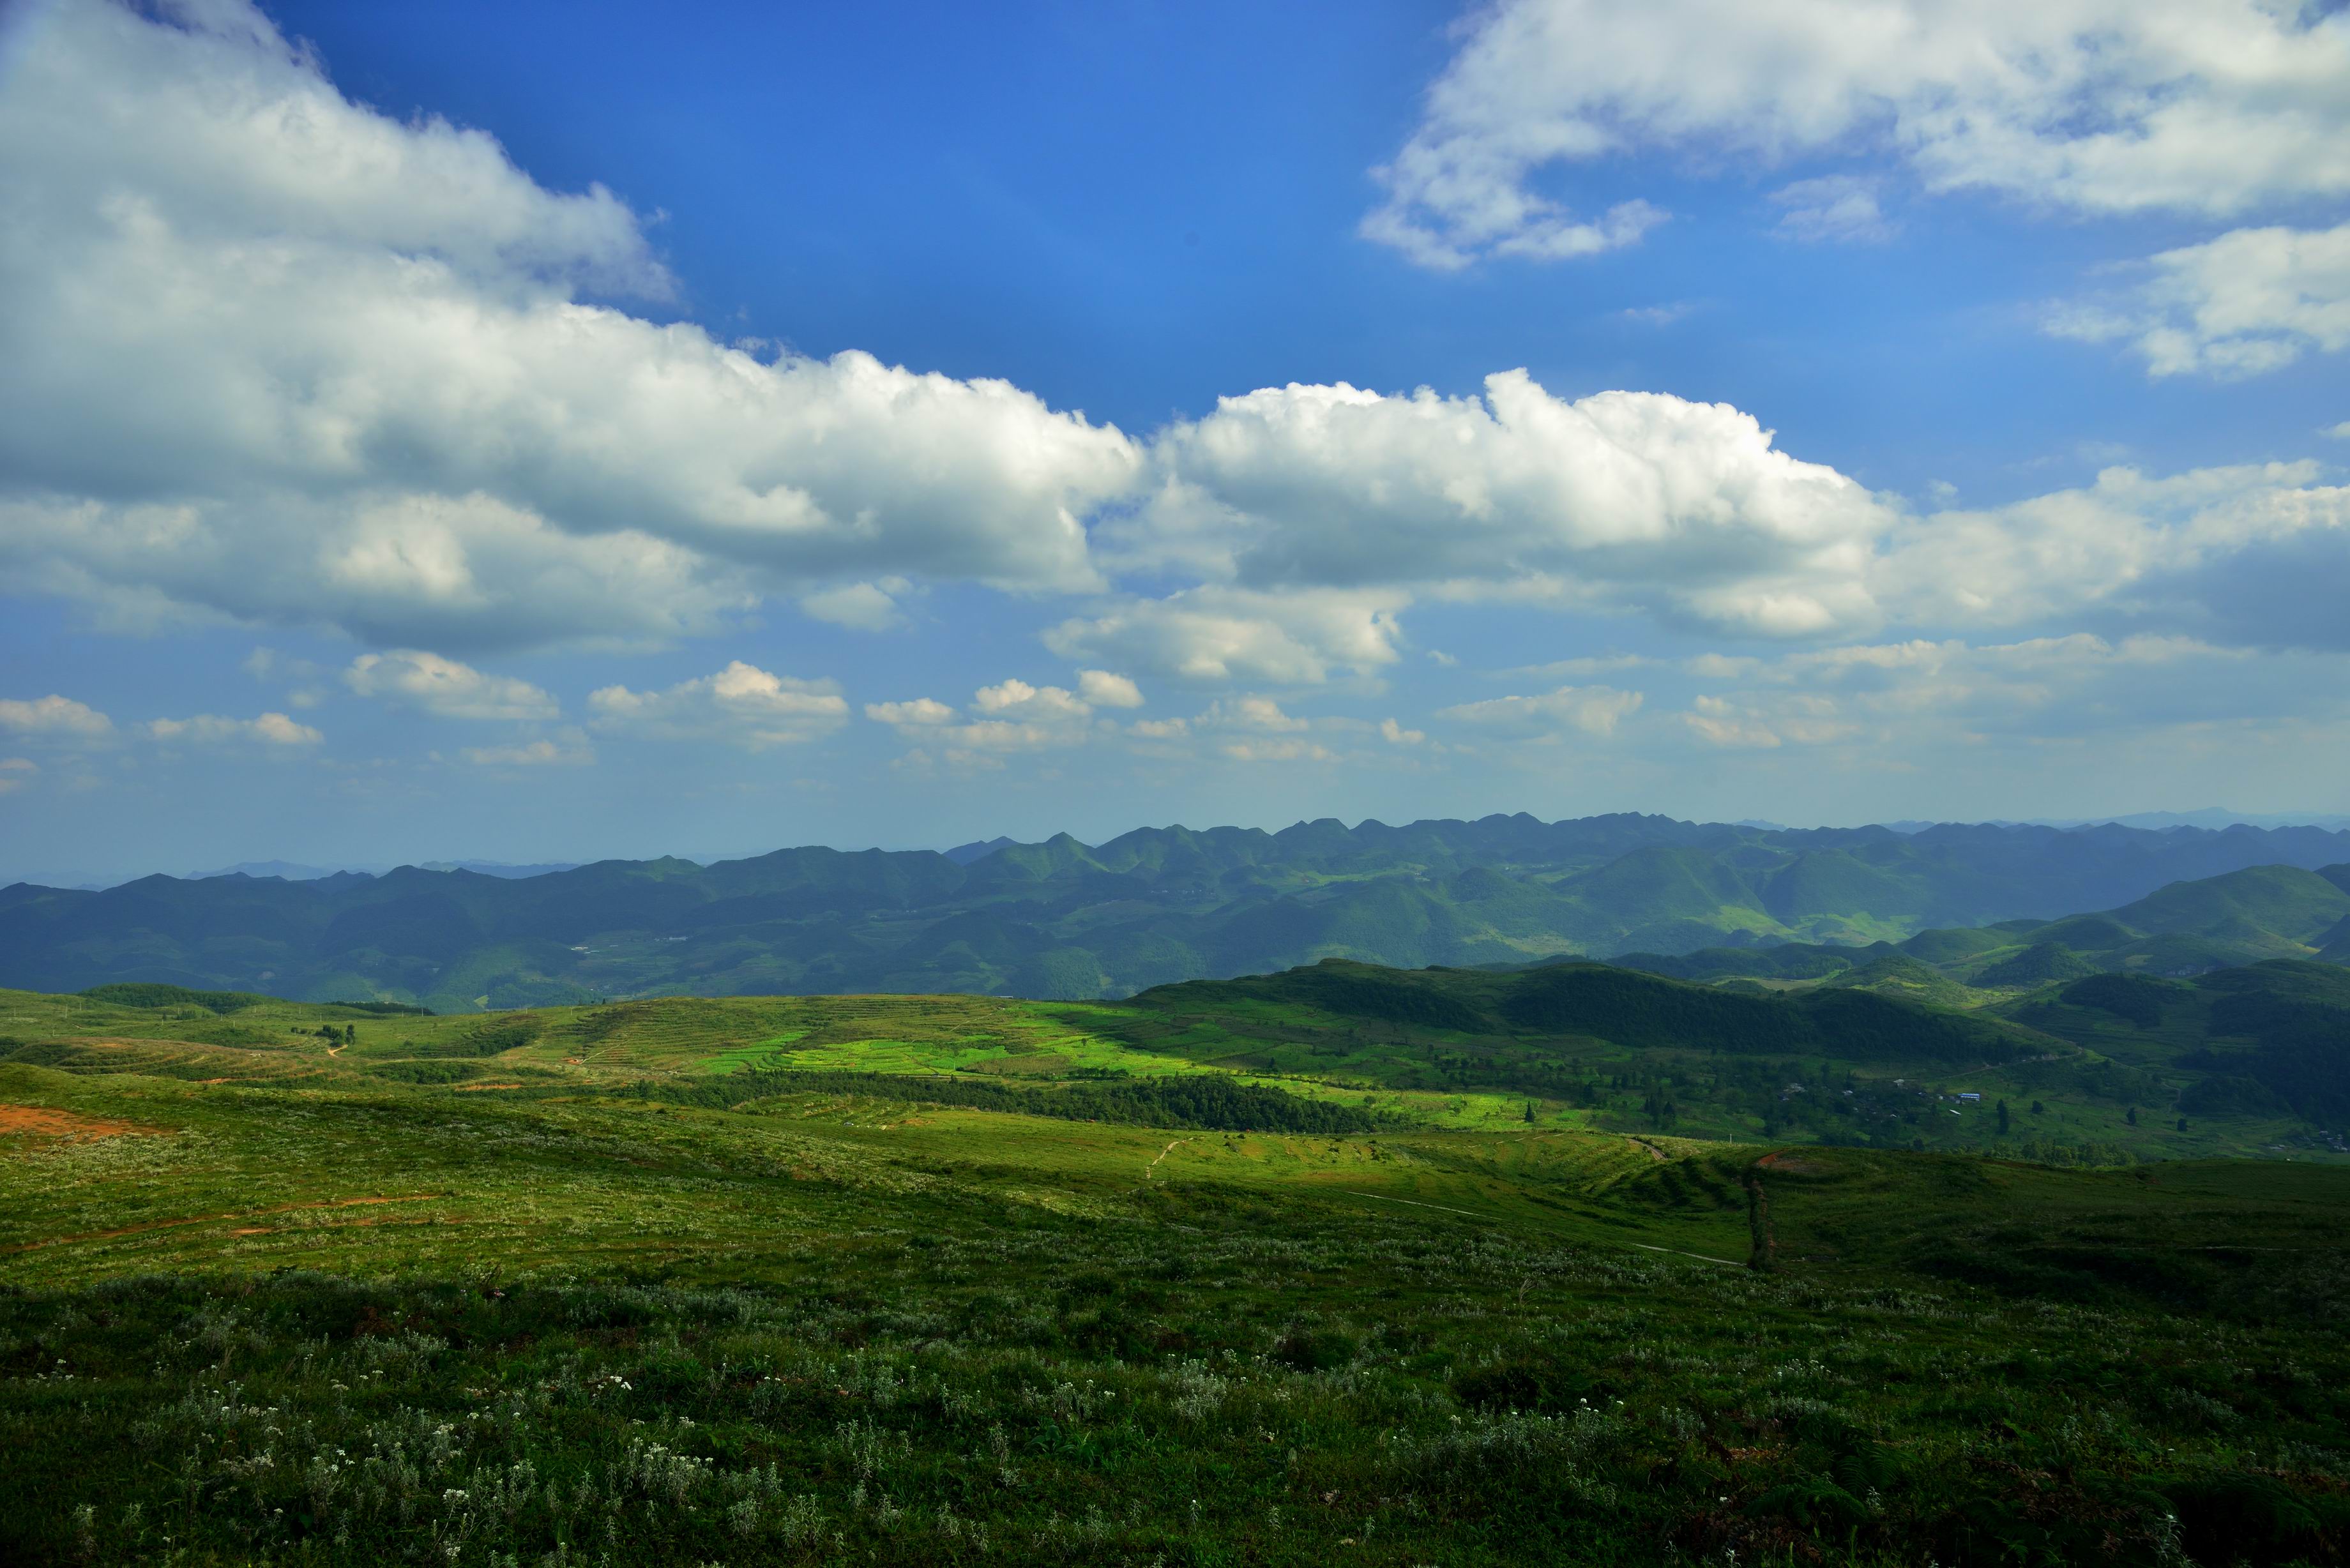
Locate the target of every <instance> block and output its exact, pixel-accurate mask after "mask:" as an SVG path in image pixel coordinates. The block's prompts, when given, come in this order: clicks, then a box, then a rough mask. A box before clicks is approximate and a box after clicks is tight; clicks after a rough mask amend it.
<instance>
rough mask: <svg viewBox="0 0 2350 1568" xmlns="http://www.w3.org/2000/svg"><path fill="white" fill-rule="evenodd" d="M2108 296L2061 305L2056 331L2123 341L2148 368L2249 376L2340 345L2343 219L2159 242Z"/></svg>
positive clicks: (2349, 336) (2347, 311) (2343, 337)
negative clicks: (2113, 296) (2135, 280)
mask: <svg viewBox="0 0 2350 1568" xmlns="http://www.w3.org/2000/svg"><path fill="white" fill-rule="evenodd" d="M2147 271H2148V272H2149V273H2150V276H2149V277H2148V278H2147V281H2146V282H2145V283H2144V284H2142V285H2141V286H2139V287H2138V288H2137V290H2136V291H2135V292H2134V293H2133V294H2131V295H2130V296H2127V297H2126V298H2125V299H2123V300H2121V301H2119V302H2117V303H2107V304H2096V303H2090V304H2082V305H2074V306H2064V307H2062V308H2060V309H2058V310H2057V311H2055V312H2054V313H2053V314H2052V315H2051V316H2050V317H2049V320H2048V329H2049V330H2050V331H2051V332H2053V333H2054V334H2056V335H2057V336H2059V337H2077V338H2082V339H2085V340H2087V341H2090V342H2103V341H2110V340H2113V339H2116V338H2119V339H2124V340H2126V341H2127V342H2128V343H2129V344H2130V346H2131V348H2134V349H2135V350H2136V351H2137V354H2138V355H2139V356H2140V357H2141V358H2144V359H2145V360H2146V366H2147V374H2148V375H2152V376H2158V377H2160V376H2179V375H2189V374H2200V375H2207V376H2212V377H2216V378H2218V379H2222V380H2232V379H2241V378H2243V377H2246V376H2256V375H2259V374H2260V373H2262V371H2265V370H2274V369H2279V368H2281V367H2282V366H2285V365H2289V364H2291V363H2292V362H2293V360H2295V359H2298V358H2301V356H2302V355H2303V354H2304V353H2307V352H2310V351H2311V350H2317V351H2321V352H2325V353H2340V352H2341V351H2342V350H2344V349H2345V348H2350V223H2344V224H2342V225H2340V226H2339V227H2336V228H2332V229H2322V230H2314V231H2313V230H2305V229H2286V228H2266V229H2238V230H2236V231H2234V232H2233V233H2231V234H2222V235H2220V237H2219V238H2218V239H2215V240H2211V241H2209V242H2207V243H2205V244H2199V245H2187V246H2183V247H2181V248H2179V249H2178V250H2170V251H2165V252H2163V253H2162V254H2159V255H2158V256H2156V257H2154V258H2153V259H2152V260H2151V261H2150V262H2148V263H2147Z"/></svg>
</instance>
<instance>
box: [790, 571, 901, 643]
mask: <svg viewBox="0 0 2350 1568" xmlns="http://www.w3.org/2000/svg"><path fill="white" fill-rule="evenodd" d="M912 586H913V585H912V584H910V582H908V581H907V580H906V579H905V578H903V577H891V578H889V579H888V580H887V581H886V582H881V583H843V584H841V585H839V586H838V587H829V588H821V589H818V590H817V591H816V592H815V593H812V594H804V595H802V596H801V597H800V608H801V609H802V610H803V611H805V612H806V613H807V614H808V615H810V616H812V617H814V618H816V619H817V620H821V621H829V622H830V623H832V624H833V625H834V626H845V627H847V628H848V629H849V630H851V631H888V630H889V628H892V627H895V626H901V625H903V624H904V623H905V617H904V616H903V615H901V614H900V613H899V609H898V601H897V599H896V598H895V597H892V596H893V594H902V593H905V592H906V591H907V590H908V589H909V588H910V587H912Z"/></svg>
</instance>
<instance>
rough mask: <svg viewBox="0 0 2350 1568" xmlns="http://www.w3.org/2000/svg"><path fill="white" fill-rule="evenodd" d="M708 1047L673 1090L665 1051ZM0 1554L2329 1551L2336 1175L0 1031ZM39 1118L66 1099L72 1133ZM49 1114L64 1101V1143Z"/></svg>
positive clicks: (1422, 1559)
mask: <svg viewBox="0 0 2350 1568" xmlns="http://www.w3.org/2000/svg"><path fill="white" fill-rule="evenodd" d="M689 1082H690V1081H689ZM0 1102H5V1103H7V1104H10V1105H13V1106H18V1107H24V1109H23V1110H22V1111H21V1112H20V1119H26V1118H31V1117H33V1116H36V1115H37V1116H46V1117H47V1118H49V1119H48V1120H47V1123H46V1124H45V1125H46V1126H47V1127H48V1128H49V1129H50V1130H47V1131H37V1132H31V1131H28V1132H24V1133H19V1134H15V1135H9V1136H7V1137H6V1138H5V1147H4V1148H0V1248H5V1249H6V1251H0V1282H5V1289H0V1445H5V1450H6V1451H7V1453H8V1454H9V1456H10V1460H11V1462H10V1464H9V1465H8V1466H7V1467H5V1469H0V1556H10V1557H13V1558H15V1559H18V1560H25V1561H35V1562H39V1561H56V1562H95V1563H132V1562H138V1563H144V1562H155V1561H170V1562H180V1563H243V1562H258V1561H271V1562H292V1563H379V1562H420V1563H421V1562H427V1561H430V1562H433V1563H483V1564H489V1563H549V1562H552V1563H571V1562H591V1563H765V1562H779V1563H799V1562H808V1563H815V1562H825V1561H831V1560H834V1559H836V1558H842V1557H848V1558H855V1559H858V1560H864V1561H874V1562H906V1563H937V1562H978V1561H984V1560H1000V1561H1013V1562H1019V1561H1033V1560H1036V1559H1039V1558H1045V1557H1051V1558H1054V1559H1058V1560H1065V1561H1070V1562H1076V1563H1096V1562H1098V1563H1123V1562H1144V1563H1148V1562H1152V1561H1165V1562H1168V1563H1285V1562H1307V1561H1313V1562H1326V1561H1330V1560H1333V1559H1336V1560H1341V1561H1361V1562H1367V1563H1502V1562H1585V1563H1695V1562H1712V1563H1726V1562H1730V1561H1733V1560H1734V1561H1741V1562H1756V1561H1791V1562H1806V1563H1807V1562H1827V1563H1920V1562H1924V1561H1927V1560H1929V1558H1930V1559H1932V1560H1935V1561H1939V1562H1940V1563H1946V1564H1957V1563H2012V1562H2044V1563H2058V1562H2062V1563H2098V1562H2103V1563H2154V1562H2162V1561H2172V1562H2179V1561H2186V1560H2189V1559H2191V1560H2193V1561H2196V1562H2200V1563H2211V1564H2218V1563H2228V1562H2231V1561H2234V1560H2236V1559H2238V1558H2241V1559H2242V1560H2244V1561H2249V1562H2254V1563H2268V1562H2273V1563H2289V1562H2295V1561H2306V1562H2311V1563H2323V1562H2335V1561H2340V1560H2341V1549H2342V1545H2343V1542H2344V1539H2345V1537H2344V1532H2345V1527H2350V1502H2345V1498H2350V1394H2345V1389H2350V1381H2345V1378H2346V1377H2350V1365H2345V1361H2350V1358H2345V1353H2344V1346H2343V1343H2342V1340H2341V1337H2340V1335H2339V1334H2338V1332H2337V1331H2336V1330H2335V1328H2334V1326H2333V1325H2334V1324H2336V1323H2338V1322H2339V1321H2340V1317H2339V1314H2341V1312H2342V1311H2343V1310H2344V1308H2345V1305H2350V1277H2345V1272H2344V1267H2343V1259H2342V1253H2341V1238H2342V1236H2343V1234H2344V1230H2343V1225H2342V1220H2343V1218H2344V1216H2345V1207H2346V1206H2350V1180H2345V1175H2344V1173H2342V1172H2339V1171H2335V1170H2328V1169H2323V1168H2308V1167H2300V1166H2292V1167H2288V1166H2283V1165H2275V1166H2267V1167H2248V1166H2241V1165H2225V1164H2222V1165H2214V1166H2208V1167H2185V1166H2181V1167H2173V1168H2165V1169H2163V1170H2161V1171H2160V1172H2158V1173H2155V1174H2154V1175H2153V1176H2152V1177H2151V1178H2150V1179H2147V1178H2146V1177H2144V1175H2143V1173H2084V1172H2066V1171H2055V1170H2047V1169H2039V1168H2030V1167H2022V1166H1999V1165H1991V1164H1986V1163H1984V1162H1980V1161H1972V1160H1964V1159H1957V1158H1934V1157H1913V1156H1903V1155H1898V1154H1874V1153H1864V1152H1862V1151H1851V1150H1814V1149H1804V1150H1802V1151H1800V1152H1799V1153H1797V1154H1794V1155H1789V1154H1785V1153H1782V1154H1779V1155H1776V1156H1774V1157H1773V1161H1772V1163H1769V1164H1767V1165H1765V1166H1763V1167H1762V1168H1761V1169H1762V1171H1763V1175H1762V1177H1761V1179H1762V1180H1763V1182H1764V1183H1765V1189H1766V1192H1767V1194H1768V1198H1769V1202H1770V1205H1771V1211H1772V1214H1773V1227H1774V1235H1775V1238H1776V1240H1777V1241H1778V1244H1779V1248H1780V1251H1781V1254H1782V1256H1783V1258H1784V1260H1785V1266H1784V1267H1783V1270H1782V1271H1781V1272H1777V1273H1768V1274H1765V1273H1755V1272H1749V1271H1748V1270H1746V1269H1744V1268H1741V1267H1732V1266H1724V1265H1723V1264H1721V1263H1717V1262H1708V1261H1706V1260H1707V1259H1709V1258H1713V1257H1724V1258H1731V1259H1742V1258H1743V1257H1744V1256H1745V1242H1746V1238H1747V1234H1748V1222H1747V1216H1746V1211H1745V1201H1744V1192H1743V1189H1742V1180H1743V1179H1744V1177H1745V1176H1746V1175H1748V1174H1750V1173H1752V1172H1753V1171H1754V1169H1755V1167H1754V1165H1753V1160H1754V1157H1755V1156H1757V1155H1758V1154H1762V1153H1763V1152H1764V1151H1762V1150H1758V1149H1754V1148H1746V1149H1736V1148H1725V1147H1721V1146H1704V1145H1690V1144H1680V1143H1676V1142H1672V1141H1669V1140H1657V1141H1656V1142H1655V1143H1654V1144H1653V1146H1648V1145H1639V1144H1635V1143H1633V1142H1631V1141H1629V1140H1627V1139H1624V1138H1621V1137H1589V1136H1577V1135H1571V1134H1558V1133H1525V1134H1519V1135H1514V1136H1511V1137H1500V1136H1481V1135H1471V1134H1461V1133H1447V1132H1440V1131H1438V1132H1395V1133H1380V1134H1376V1135H1356V1136H1349V1137H1271V1136H1263V1135H1247V1134H1237V1133H1235V1134H1223V1133H1205V1134H1202V1133H1191V1134H1175V1133H1170V1132H1168V1131H1165V1130H1160V1129H1150V1128H1138V1127H1107V1126H1092V1125H1088V1124H1083V1123H1069V1122H1065V1121H1047V1120H1041V1119H1037V1118H1032V1117H1024V1116H1000V1115H992V1114H989V1113H984V1112H977V1111H962V1110H955V1109H951V1108H943V1107H938V1106H923V1105H921V1104H920V1103H919V1102H915V1101H908V1100H893V1099H889V1098H877V1097H873V1096H837V1095H803V1096H789V1095H786V1096H773V1097H771V1098H769V1099H767V1100H765V1101H762V1102H757V1103H754V1104H750V1105H746V1106H743V1107H741V1108H738V1109H734V1110H729V1111H716V1110H709V1109H704V1108H701V1107H697V1106H691V1105H680V1104H663V1103H660V1102H659V1101H658V1100H654V1099H645V1098H630V1097H627V1096H620V1095H618V1094H616V1093H613V1092H611V1091H610V1090H609V1089H608V1087H607V1088H602V1089H598V1090H595V1091H592V1092H585V1091H583V1092H579V1093H561V1094H558V1093H555V1092H553V1091H548V1090H544V1089H541V1090H525V1091H515V1092H504V1091H492V1092H479V1093H461V1092H457V1091H454V1090H449V1089H433V1088H417V1087H408V1086H401V1085H381V1086H369V1087H364V1088H362V1087H357V1086H351V1085H339V1084H334V1085H321V1086H318V1087H304V1086H301V1085H299V1084H298V1083H297V1084H296V1085H291V1086H281V1087H251V1086H243V1085H235V1084H221V1085H192V1084H189V1083H186V1082H182V1081H175V1080H169V1079H159V1078H153V1077H146V1076H140V1075H121V1074H99V1073H80V1074H74V1073H64V1072H57V1071H51V1070H46V1069H40V1068H33V1067H25V1066H16V1065H6V1066H0ZM76 1128H78V1129H79V1132H78V1135H77V1134H76V1132H75V1129H76ZM58 1129H63V1130H62V1131H60V1130H58Z"/></svg>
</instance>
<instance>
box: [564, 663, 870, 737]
mask: <svg viewBox="0 0 2350 1568" xmlns="http://www.w3.org/2000/svg"><path fill="white" fill-rule="evenodd" d="M587 704H588V706H589V707H591V708H593V709H594V710H595V711H596V712H597V714H598V718H597V720H596V727H597V728H598V729H599V730H604V731H607V732H612V733H634V734H642V735H650V736H655V737H658V738H660V739H664V740H682V741H723V742H727V743H728V744H730V745H737V746H741V747H743V748H744V749H745V750H748V751H754V752H757V751H764V750H766V749H767V748H768V747H770V746H784V745H796V744H800V743H803V742H808V741H814V740H818V739H821V738H822V737H824V736H826V735H828V734H830V733H831V732H833V731H835V730H837V729H838V728H839V727H840V726H841V724H842V723H844V722H846V721H847V717H848V704H847V701H844V700H843V699H842V697H841V695H840V691H839V688H838V687H837V685H835V683H834V682H832V681H830V680H795V679H794V678H793V677H791V676H788V675H775V674H771V673H770V672H768V671H767V670H761V669H759V668H758V667H757V666H756V665H752V664H745V663H743V661H742V660H741V659H735V660H734V661H733V662H732V663H730V664H729V665H727V666H726V668H725V669H723V670H720V671H719V672H718V673H717V674H715V675H705V676H702V678H700V679H699V680H686V681H681V682H680V683H679V684H677V685H675V686H672V687H671V688H670V689H669V690H668V691H629V689H628V688H627V687H625V686H607V687H604V688H602V689H601V690H599V691H592V692H590V693H588V697H587Z"/></svg>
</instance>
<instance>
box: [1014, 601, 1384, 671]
mask: <svg viewBox="0 0 2350 1568" xmlns="http://www.w3.org/2000/svg"><path fill="white" fill-rule="evenodd" d="M1408 602H1409V596H1408V595H1406V594H1403V593H1401V592H1398V591H1395V590H1392V589H1388V590H1374V591H1370V592H1357V591H1349V590H1345V589H1312V588H1301V589H1297V590H1295V591H1292V592H1288V593H1263V592H1258V591H1255V590H1252V589H1246V588H1231V587H1220V586H1215V585H1210V586H1207V587H1198V588H1191V589H1187V590H1184V591H1182V592H1180V593H1176V594H1172V595H1170V596H1169V597H1166V598H1163V599H1130V600H1128V601H1127V602H1125V603H1124V604H1122V605H1119V606H1118V607H1115V608H1112V609H1110V610H1108V611H1107V612H1106V613H1104V614H1101V615H1098V616H1095V617H1091V618H1075V619H1070V620H1066V621H1063V622H1062V623H1061V624H1060V625H1058V626H1056V627H1054V628H1052V629H1051V630H1049V631H1047V632H1046V633H1045V646H1046V647H1047V648H1049V649H1052V650H1053V651H1054V652H1055V653H1057V654H1059V655H1061V656H1062V657H1063V658H1065V659H1116V660H1117V661H1118V662H1120V663H1124V664H1128V665H1132V666H1135V667H1138V668H1141V669H1147V670H1158V671H1160V672H1162V673H1164V674H1167V675H1172V676H1176V677H1179V678H1180V679H1183V680H1195V681H1219V682H1220V681H1225V680H1263V681H1270V682H1274V683H1275V684H1279V685H1318V684H1320V683H1321V682H1323V681H1325V680H1328V679H1329V678H1330V675H1331V672H1332V671H1333V670H1354V671H1356V672H1357V673H1368V672H1370V671H1372V670H1378V669H1379V668H1380V667H1382V666H1384V665H1388V664H1392V663H1394V662H1395V660H1396V659H1397V657H1398V656H1397V653H1396V643H1397V642H1398V641H1399V639H1401V637H1402V635H1403V633H1402V628H1401V627H1400V626H1399V624H1398V623H1397V620H1396V611H1397V610H1398V609H1399V608H1400V607H1402V606H1403V605H1404V604H1406V603H1408Z"/></svg>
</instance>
